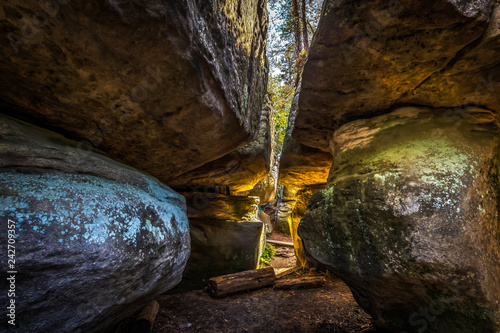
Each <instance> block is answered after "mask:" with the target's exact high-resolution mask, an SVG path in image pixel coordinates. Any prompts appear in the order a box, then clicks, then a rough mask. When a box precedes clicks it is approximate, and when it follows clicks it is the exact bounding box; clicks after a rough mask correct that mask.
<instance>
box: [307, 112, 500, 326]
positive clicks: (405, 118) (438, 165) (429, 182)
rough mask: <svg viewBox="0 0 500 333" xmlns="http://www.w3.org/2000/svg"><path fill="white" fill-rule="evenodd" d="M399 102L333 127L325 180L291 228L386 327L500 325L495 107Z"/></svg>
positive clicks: (379, 324) (497, 135)
mask: <svg viewBox="0 0 500 333" xmlns="http://www.w3.org/2000/svg"><path fill="white" fill-rule="evenodd" d="M466 112H467V115H468V116H467V118H462V117H460V116H459V115H460V114H459V113H458V112H450V110H447V109H430V108H415V107H406V108H402V109H398V110H396V111H394V112H392V113H389V114H386V115H383V116H379V117H376V118H373V119H367V120H357V121H353V122H351V123H348V124H346V125H344V126H342V127H340V128H339V129H338V130H337V131H336V132H335V133H334V135H333V136H332V140H331V142H330V147H331V149H332V154H333V155H334V164H333V167H332V169H331V172H330V176H329V181H328V188H327V189H325V190H322V191H319V192H317V193H315V194H314V195H313V196H312V198H311V200H310V201H309V206H308V208H307V213H306V214H305V215H304V217H303V218H302V221H301V222H300V225H299V227H298V234H299V236H300V237H301V238H302V240H303V242H304V246H305V249H306V252H307V254H308V256H309V257H310V258H311V259H313V260H314V261H316V263H317V264H319V265H320V266H323V267H325V268H327V269H329V270H330V271H332V272H334V273H335V274H337V275H339V276H340V277H341V278H342V279H343V280H344V281H345V282H346V283H347V284H348V285H349V287H350V288H351V289H352V291H353V294H354V296H355V298H356V300H357V301H358V303H359V304H360V305H361V306H362V307H363V308H364V309H365V310H366V311H367V312H368V313H369V314H371V315H372V316H373V319H374V323H375V324H376V325H377V326H378V327H380V328H385V329H387V330H389V331H390V332H401V331H408V332H419V331H423V330H425V331H426V332H427V331H428V332H461V331H462V330H463V328H467V329H468V331H469V332H498V331H499V330H500V325H499V319H500V316H499V313H500V312H499V310H500V309H499V303H498V300H499V297H500V266H499V262H500V242H499V239H500V223H499V220H498V214H499V208H498V202H499V199H500V198H499V193H500V187H499V169H498V168H499V153H500V147H499V131H498V120H497V115H496V114H494V113H492V112H491V111H489V110H486V109H479V108H470V109H467V110H466Z"/></svg>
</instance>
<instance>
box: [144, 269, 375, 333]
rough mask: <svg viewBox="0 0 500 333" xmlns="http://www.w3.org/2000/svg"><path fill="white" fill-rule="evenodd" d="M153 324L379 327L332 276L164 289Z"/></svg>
mask: <svg viewBox="0 0 500 333" xmlns="http://www.w3.org/2000/svg"><path fill="white" fill-rule="evenodd" d="M157 300H158V302H159V303H160V312H159V314H158V317H157V320H156V323H155V326H154V329H153V331H152V332H155V333H171V332H207V333H209V332H213V333H215V332H217V333H220V332H223V333H225V332H228V333H229V332H259V333H260V332H269V333H280V332H287V333H289V332H310V333H317V332H374V330H373V329H372V325H371V324H370V317H369V316H368V315H367V314H366V313H365V312H363V310H361V308H359V306H358V305H357V304H356V302H355V301H354V299H353V297H352V294H351V292H350V290H349V288H348V287H347V286H346V285H345V284H344V283H343V282H342V281H341V280H340V279H338V278H336V277H328V278H327V284H326V285H325V286H323V287H322V288H317V289H308V290H291V291H283V290H275V289H273V288H272V287H270V288H264V289H260V290H256V291H252V292H248V293H243V294H239V295H234V296H230V297H227V298H224V299H213V298H212V297H210V296H209V295H208V294H207V293H205V292H203V291H201V290H199V291H192V292H188V293H185V294H177V295H162V296H160V297H159V298H157Z"/></svg>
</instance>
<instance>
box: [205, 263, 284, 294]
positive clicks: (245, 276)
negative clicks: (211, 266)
mask: <svg viewBox="0 0 500 333" xmlns="http://www.w3.org/2000/svg"><path fill="white" fill-rule="evenodd" d="M275 280H276V275H275V273H274V268H272V267H267V268H263V269H256V270H253V271H245V272H239V273H234V274H228V275H223V276H218V277H214V278H211V279H210V280H208V287H209V288H210V295H211V296H212V297H215V298H222V297H225V296H228V295H231V294H235V293H237V292H240V291H247V290H253V289H259V288H263V287H267V286H271V285H272V284H273V283H274V281H275Z"/></svg>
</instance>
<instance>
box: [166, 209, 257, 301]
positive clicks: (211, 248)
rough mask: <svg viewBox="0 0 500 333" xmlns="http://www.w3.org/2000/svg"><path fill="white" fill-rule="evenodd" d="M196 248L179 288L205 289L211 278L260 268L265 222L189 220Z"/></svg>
mask: <svg viewBox="0 0 500 333" xmlns="http://www.w3.org/2000/svg"><path fill="white" fill-rule="evenodd" d="M189 228H190V235H191V245H192V251H191V256H190V257H189V261H188V264H187V265H186V270H185V271H184V273H183V277H182V282H181V284H180V285H179V287H178V288H175V291H177V292H179V291H184V290H193V289H203V288H204V287H206V281H208V279H210V278H212V277H215V276H220V275H225V274H230V273H236V272H241V271H246V270H251V269H255V268H257V267H258V264H259V260H260V257H261V255H262V249H261V248H262V246H265V232H264V225H263V224H262V222H255V221H253V222H252V221H234V220H215V219H196V218H190V219H189Z"/></svg>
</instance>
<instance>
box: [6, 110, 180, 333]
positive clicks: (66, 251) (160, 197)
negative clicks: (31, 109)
mask: <svg viewBox="0 0 500 333" xmlns="http://www.w3.org/2000/svg"><path fill="white" fill-rule="evenodd" d="M0 143H1V144H0V216H1V218H2V220H3V221H7V219H10V220H13V221H15V222H16V234H17V237H16V243H15V249H16V258H15V259H16V266H15V268H16V271H17V272H18V274H17V279H16V290H17V291H18V292H16V295H17V296H16V323H18V327H21V329H22V331H23V332H75V331H81V332H103V331H104V330H105V329H109V328H110V326H111V325H113V324H114V323H116V322H117V321H119V320H121V319H123V318H125V317H127V316H130V315H132V314H133V313H134V312H135V311H137V310H138V309H140V308H141V307H142V306H144V305H145V304H146V303H147V302H149V301H150V300H151V298H152V297H154V296H156V295H158V294H160V293H162V292H164V291H167V290H169V289H171V288H172V287H174V286H175V285H176V284H177V283H178V282H179V281H180V279H181V274H182V271H183V270H184V267H185V265H186V261H187V259H188V256H189V249H190V239H189V229H188V221H187V216H186V206H185V200H184V198H183V197H182V196H181V195H179V194H177V193H175V192H173V191H172V190H171V189H170V188H168V187H166V186H165V185H162V184H161V183H159V182H158V181H157V180H156V179H154V178H153V177H151V176H148V175H146V174H143V173H141V172H138V171H137V170H135V169H132V168H130V167H127V166H125V165H123V164H120V163H117V162H115V161H113V160H111V159H109V158H107V157H104V156H103V155H101V154H99V153H98V152H97V151H96V152H92V151H86V150H81V149H77V148H76V147H75V146H77V143H76V142H73V141H69V140H66V139H64V138H63V137H62V136H60V135H57V134H55V133H53V132H50V131H47V130H44V129H40V128H38V127H35V126H32V125H29V124H26V123H21V122H19V121H17V120H13V119H9V118H6V117H4V116H1V118H0ZM5 223H6V222H5ZM0 237H1V238H0V239H1V242H2V244H7V233H2V235H1V236H0ZM6 254H7V253H6V252H5V254H4V255H3V256H2V258H4V259H5V262H7V260H6ZM2 286H3V287H2V288H3V289H4V290H7V289H6V288H4V287H6V286H5V279H4V281H3V282H2Z"/></svg>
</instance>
